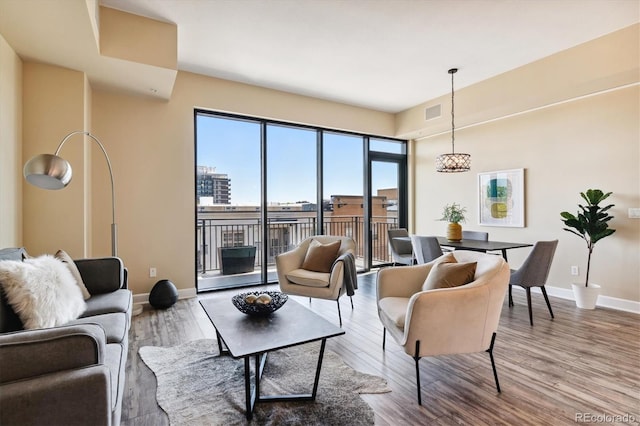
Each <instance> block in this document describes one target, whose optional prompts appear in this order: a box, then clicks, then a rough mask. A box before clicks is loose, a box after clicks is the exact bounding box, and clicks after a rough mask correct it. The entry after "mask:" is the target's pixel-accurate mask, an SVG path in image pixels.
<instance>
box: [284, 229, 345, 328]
mask: <svg viewBox="0 0 640 426" xmlns="http://www.w3.org/2000/svg"><path fill="white" fill-rule="evenodd" d="M355 249H356V243H355V242H354V241H353V239H351V238H349V237H342V236H333V235H313V236H311V237H309V238H306V239H305V240H303V241H302V242H301V243H300V244H299V245H298V246H297V247H296V248H295V249H293V250H291V251H288V252H286V253H282V254H280V255H278V256H276V269H277V271H278V281H279V283H280V290H281V291H282V292H283V293H287V294H292V295H296V296H306V297H309V299H311V298H318V299H328V300H335V301H336V303H337V305H338V318H339V321H340V325H341V326H342V314H341V313H340V296H342V295H343V294H345V293H346V292H347V290H348V286H349V285H352V286H356V285H357V284H356V283H355V282H348V281H351V280H355V279H356V278H355V264H354V263H353V256H354V255H355ZM347 254H350V255H351V256H350V258H351V259H349V256H347ZM349 262H351V264H350V265H349V264H348V263H349ZM351 294H353V293H351ZM351 309H353V300H352V301H351Z"/></svg>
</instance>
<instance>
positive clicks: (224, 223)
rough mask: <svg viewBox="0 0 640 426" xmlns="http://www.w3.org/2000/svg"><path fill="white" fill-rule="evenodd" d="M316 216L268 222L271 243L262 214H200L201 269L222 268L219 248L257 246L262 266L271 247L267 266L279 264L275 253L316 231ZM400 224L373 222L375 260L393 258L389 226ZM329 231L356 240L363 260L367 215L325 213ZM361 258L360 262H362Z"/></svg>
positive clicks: (377, 219)
mask: <svg viewBox="0 0 640 426" xmlns="http://www.w3.org/2000/svg"><path fill="white" fill-rule="evenodd" d="M316 223H317V221H316V218H315V217H291V218H287V217H278V218H272V219H270V220H269V221H268V222H267V226H268V227H269V233H268V234H269V243H268V244H267V245H266V247H265V244H263V242H262V226H261V224H260V219H258V218H240V217H235V218H233V217H229V218H215V219H210V218H198V230H197V244H198V272H199V273H200V274H206V273H209V272H215V271H218V270H220V269H221V265H220V260H219V257H218V248H225V247H241V246H254V247H256V258H255V266H256V267H260V266H262V257H263V254H262V252H263V250H265V249H266V250H268V261H267V262H268V263H267V267H269V266H274V265H275V257H276V256H277V255H278V254H280V253H284V252H287V251H289V250H292V249H293V248H294V247H296V246H297V245H298V244H300V242H301V241H302V240H304V239H305V238H307V237H310V236H312V235H315V234H316V229H317V227H316ZM396 227H397V219H396V218H394V217H374V218H373V219H372V222H371V231H372V244H371V249H372V257H373V263H374V264H376V263H388V262H391V254H390V253H389V248H388V244H387V230H388V229H394V228H396ZM322 229H323V233H324V234H326V235H341V236H347V237H351V238H353V240H354V241H355V242H356V253H355V256H356V262H357V263H362V262H363V260H364V258H363V253H364V244H365V242H366V238H364V219H363V218H362V217H361V216H333V217H330V218H326V217H325V221H324V223H323V225H322ZM358 260H359V261H360V262H358Z"/></svg>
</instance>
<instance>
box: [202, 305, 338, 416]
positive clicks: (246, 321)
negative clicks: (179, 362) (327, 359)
mask: <svg viewBox="0 0 640 426" xmlns="http://www.w3.org/2000/svg"><path fill="white" fill-rule="evenodd" d="M200 305H201V306H202V308H203V309H204V311H205V313H206V314H207V316H208V317H209V319H210V320H211V323H212V324H213V326H214V327H215V329H216V337H217V340H218V349H219V350H220V354H229V355H231V356H232V357H234V358H243V359H244V386H245V403H246V416H247V419H249V420H251V418H252V417H253V410H254V408H255V404H257V403H261V402H277V401H300V400H302V401H313V400H315V398H316V393H317V391H318V380H319V379H320V369H321V367H322V357H323V356H324V349H325V344H326V342H327V339H328V338H330V337H335V336H339V335H342V334H344V330H343V329H341V328H340V327H337V326H336V325H334V324H332V323H330V322H329V321H327V320H325V319H324V318H322V317H321V316H319V315H317V314H316V313H314V312H312V311H310V310H309V309H307V308H305V307H304V306H302V305H301V304H300V303H298V302H296V301H295V300H292V299H289V300H288V301H287V303H285V304H284V306H282V307H281V308H280V309H278V310H277V311H276V312H274V313H272V314H271V315H269V316H266V317H256V316H250V315H246V314H243V313H242V312H240V311H238V310H237V309H236V308H235V306H233V304H232V303H231V298H230V297H229V298H224V299H219V298H216V299H202V300H200ZM318 340H321V341H322V344H321V346H320V354H319V355H318V363H317V365H316V375H315V380H314V382H313V390H312V392H311V393H310V394H297V395H270V396H265V395H261V394H260V380H261V378H262V372H263V370H264V366H265V364H266V362H267V353H268V352H270V351H275V350H278V349H284V348H288V347H291V346H297V345H302V344H304V343H310V342H315V341H318ZM251 357H254V358H255V367H254V373H253V376H254V384H253V385H252V384H251V375H252V374H251V365H250V360H251Z"/></svg>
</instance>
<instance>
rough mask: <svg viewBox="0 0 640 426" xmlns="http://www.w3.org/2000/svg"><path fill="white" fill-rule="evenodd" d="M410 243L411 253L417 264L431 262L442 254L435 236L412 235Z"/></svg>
mask: <svg viewBox="0 0 640 426" xmlns="http://www.w3.org/2000/svg"><path fill="white" fill-rule="evenodd" d="M411 245H412V246H413V253H414V254H415V257H416V263H417V264H418V265H422V264H425V263H427V262H431V261H432V260H434V259H437V258H438V257H440V256H442V247H440V244H439V243H438V238H437V237H423V236H420V235H412V236H411Z"/></svg>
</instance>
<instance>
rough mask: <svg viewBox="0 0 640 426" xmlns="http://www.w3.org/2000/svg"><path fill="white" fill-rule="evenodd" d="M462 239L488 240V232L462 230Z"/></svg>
mask: <svg viewBox="0 0 640 426" xmlns="http://www.w3.org/2000/svg"><path fill="white" fill-rule="evenodd" d="M462 239H463V240H479V241H489V233H488V232H482V231H464V230H463V231H462Z"/></svg>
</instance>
